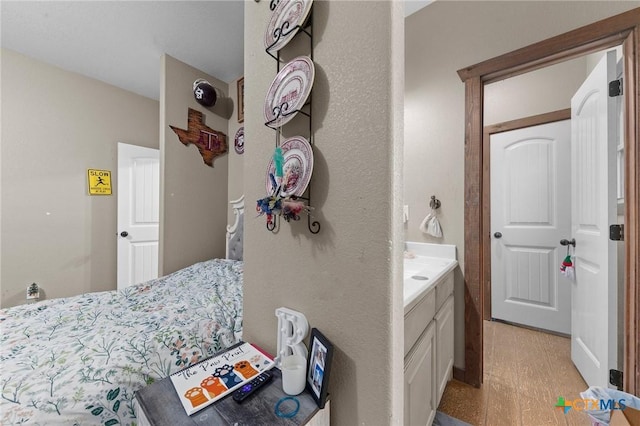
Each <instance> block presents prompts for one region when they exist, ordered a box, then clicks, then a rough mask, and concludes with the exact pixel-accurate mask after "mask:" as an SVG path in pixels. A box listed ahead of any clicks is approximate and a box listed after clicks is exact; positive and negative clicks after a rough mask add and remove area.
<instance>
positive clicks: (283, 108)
mask: <svg viewBox="0 0 640 426" xmlns="http://www.w3.org/2000/svg"><path fill="white" fill-rule="evenodd" d="M277 4H278V1H276V0H272V1H271V4H270V9H271V10H272V11H273V10H274V9H275V7H276V6H277ZM312 29H313V5H312V6H311V11H310V12H309V16H308V18H307V20H306V22H304V23H303V24H302V25H294V26H292V25H291V23H290V22H289V21H284V22H283V23H282V25H280V27H278V28H275V30H274V32H273V36H274V39H275V40H274V42H273V43H272V44H271V45H270V46H269V47H267V48H266V49H265V52H266V53H267V54H268V55H269V56H271V57H272V58H273V59H274V60H275V61H276V64H277V70H276V74H277V73H278V72H280V66H281V63H282V61H281V58H280V51H281V50H283V49H284V48H285V47H282V48H281V49H279V50H278V51H277V52H276V53H275V55H274V53H273V52H272V51H271V50H272V49H273V47H274V46H275V45H276V44H277V43H278V41H279V40H280V39H281V38H282V37H285V36H288V35H289V34H290V33H292V32H294V31H295V32H296V34H295V35H294V36H293V39H295V38H297V37H298V36H299V35H300V34H304V35H305V36H306V37H307V38H308V40H309V57H310V58H311V61H313V30H312ZM314 64H315V63H314ZM312 98H313V88H311V93H310V94H309V97H308V98H307V101H306V102H305V104H304V105H302V106H301V107H300V108H298V109H295V110H291V111H289V103H288V102H287V101H284V102H283V103H282V104H280V105H278V106H275V107H273V113H274V115H275V118H273V119H272V120H270V121H268V122H266V123H265V126H267V127H269V128H270V129H273V130H274V131H275V132H276V143H275V146H276V148H277V147H279V146H280V139H281V135H282V130H281V129H282V127H283V126H286V123H284V124H282V125H280V126H277V125H274V123H277V122H278V120H279V119H280V118H282V117H287V116H290V115H293V114H301V115H302V116H304V117H306V118H307V121H308V123H309V127H308V129H309V137H308V139H307V140H308V141H309V144H310V145H311V148H312V150H313V149H314V148H315V144H314V134H313V117H312V104H313V103H312ZM304 109H306V111H304ZM311 180H313V175H312V178H311ZM305 194H306V196H298V197H296V196H291V199H294V200H303V201H304V202H305V203H306V205H307V207H311V182H309V185H308V186H307V189H306V190H305ZM307 227H308V228H309V232H311V233H312V234H317V233H319V232H320V223H319V222H318V221H317V220H315V219H313V218H312V216H311V212H310V211H309V212H307ZM279 228H280V215H275V216H274V218H273V222H267V229H268V230H269V231H271V232H273V233H276V232H278V230H279Z"/></svg>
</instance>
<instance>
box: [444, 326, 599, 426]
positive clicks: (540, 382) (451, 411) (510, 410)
mask: <svg viewBox="0 0 640 426" xmlns="http://www.w3.org/2000/svg"><path fill="white" fill-rule="evenodd" d="M570 351H571V341H570V340H569V339H568V338H566V337H560V336H555V335H552V334H547V333H541V332H538V331H533V330H529V329H526V328H521V327H515V326H511V325H507V324H503V323H500V322H489V321H485V322H484V383H483V385H482V388H480V389H477V388H474V387H471V386H468V385H466V384H464V383H461V382H458V381H456V380H452V381H451V382H449V384H448V385H447V388H446V390H445V392H444V395H443V397H442V401H441V402H440V407H439V408H438V409H439V410H440V411H442V412H444V413H445V414H448V415H450V416H452V417H455V418H457V419H460V420H462V421H465V422H467V423H470V424H472V425H474V426H476V425H486V426H501V425H505V426H519V425H523V426H524V425H531V426H541V425H585V426H586V425H591V422H590V420H589V417H588V416H587V415H586V414H585V413H583V412H576V411H575V410H573V409H572V410H570V411H569V412H568V413H567V414H564V412H563V411H562V410H560V409H559V408H556V407H555V405H556V403H557V401H558V397H559V396H563V397H564V398H565V399H570V400H574V399H576V398H580V392H582V391H584V390H585V389H587V388H588V386H587V385H586V383H585V382H584V380H583V379H582V377H581V376H580V374H579V373H578V371H577V370H576V368H575V367H574V366H573V364H572V363H571V355H570V353H571V352H570Z"/></svg>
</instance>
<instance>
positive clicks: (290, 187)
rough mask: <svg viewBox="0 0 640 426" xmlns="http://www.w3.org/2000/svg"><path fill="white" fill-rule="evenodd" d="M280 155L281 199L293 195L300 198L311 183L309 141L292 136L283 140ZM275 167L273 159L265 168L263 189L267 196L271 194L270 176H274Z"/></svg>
mask: <svg viewBox="0 0 640 426" xmlns="http://www.w3.org/2000/svg"><path fill="white" fill-rule="evenodd" d="M280 147H281V148H282V154H283V157H284V165H283V167H282V172H283V174H284V176H282V185H283V190H282V192H281V193H280V195H281V196H283V197H288V196H291V195H295V196H297V197H301V196H302V194H304V191H305V190H306V189H307V186H309V182H310V181H311V173H312V172H313V150H312V149H311V145H310V144H309V141H307V140H306V139H305V138H303V137H302V136H294V137H292V138H289V139H287V140H285V141H284V142H283V143H282V145H280ZM275 171H276V168H275V165H274V164H273V158H272V159H271V160H270V161H269V165H268V166H267V175H266V181H265V184H266V185H265V188H266V190H267V194H272V193H273V188H272V184H271V177H270V176H269V175H270V174H274V175H275Z"/></svg>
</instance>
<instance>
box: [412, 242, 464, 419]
mask: <svg viewBox="0 0 640 426" xmlns="http://www.w3.org/2000/svg"><path fill="white" fill-rule="evenodd" d="M407 252H408V256H405V261H404V277H403V278H404V423H405V425H411V426H416V425H431V423H432V422H433V419H434V417H435V414H436V409H437V408H438V404H439V403H440V399H441V398H442V394H443V393H444V389H445V387H446V385H447V382H448V381H449V380H451V377H452V374H453V344H454V341H453V332H454V330H453V271H454V269H455V267H456V266H457V264H458V262H457V261H456V251H455V246H451V245H441V244H426V243H407Z"/></svg>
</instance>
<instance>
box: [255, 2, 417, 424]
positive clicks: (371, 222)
mask: <svg viewBox="0 0 640 426" xmlns="http://www.w3.org/2000/svg"><path fill="white" fill-rule="evenodd" d="M313 7H314V11H313V14H314V27H313V34H314V42H315V50H314V61H315V63H316V78H315V84H314V86H313V120H314V127H315V129H316V133H315V150H314V158H315V167H314V171H313V179H312V185H311V187H312V199H313V205H314V206H315V207H316V210H315V211H314V216H315V217H317V219H318V220H319V221H320V222H321V224H322V230H321V231H320V233H319V234H318V235H312V234H311V233H310V232H309V231H308V230H307V223H306V220H303V221H300V222H296V223H286V222H285V223H282V224H281V226H280V231H279V232H278V233H277V234H275V235H274V234H272V233H270V232H268V231H267V230H266V229H265V221H264V218H257V219H254V218H253V217H252V215H251V214H249V215H247V217H246V220H245V261H246V265H245V275H244V277H245V302H244V308H245V322H244V327H245V328H244V330H245V331H244V333H245V334H244V337H245V338H246V339H247V340H250V341H256V342H258V343H260V344H262V345H264V346H265V347H266V348H267V349H268V350H271V351H275V348H276V331H277V330H276V326H277V321H276V317H275V315H274V311H275V309H276V308H278V307H281V306H286V307H288V308H291V309H294V310H298V311H301V312H303V313H304V314H305V315H306V316H307V319H308V320H309V322H310V325H311V326H312V327H317V328H319V329H320V330H321V331H322V332H323V333H324V334H325V335H326V336H327V337H328V338H329V339H330V340H331V341H332V342H333V344H334V345H335V348H336V354H335V357H334V364H333V371H332V372H331V376H332V377H331V385H330V389H329V392H330V393H331V398H332V401H333V402H332V405H331V414H332V415H331V423H332V424H335V425H338V426H339V425H356V424H373V425H378V424H399V422H401V420H402V410H403V408H402V371H403V364H402V350H401V349H400V350H396V348H402V341H403V340H402V330H403V328H402V318H403V317H402V289H401V286H400V284H399V283H400V281H401V278H400V271H401V269H400V266H399V264H400V259H401V240H402V235H401V225H400V218H399V215H398V213H399V211H400V205H399V202H400V196H401V191H400V187H399V185H400V176H401V168H400V164H401V159H400V155H401V152H402V121H403V120H402V114H403V103H402V96H403V95H402V92H403V91H402V85H403V81H402V80H403V69H402V67H403V63H404V61H403V48H402V44H403V40H402V34H403V21H404V20H403V18H402V16H403V15H402V3H400V2H350V1H339V2H333V1H331V2H329V1H316V2H314V6H313ZM269 13H270V11H269V2H268V1H262V2H259V3H254V2H248V3H246V6H245V93H246V99H245V108H246V109H245V134H246V137H247V140H248V141H251V147H250V148H249V149H247V151H246V153H245V159H244V160H245V163H244V164H245V174H244V177H245V179H244V187H245V193H246V195H247V200H248V201H247V203H248V204H247V206H248V211H250V212H251V211H253V208H254V207H253V206H254V204H253V203H255V200H257V199H258V198H262V197H264V195H265V194H264V191H265V190H264V187H265V184H264V180H265V170H266V166H267V162H268V160H269V158H270V157H271V156H272V154H273V148H274V140H275V139H274V138H275V132H273V131H272V130H269V129H267V128H266V127H265V126H264V124H263V118H262V107H263V103H264V98H265V95H266V93H267V89H268V87H269V85H270V84H271V81H272V80H273V78H274V77H275V75H276V63H275V61H274V60H273V59H271V58H270V57H269V56H268V55H267V54H266V53H265V52H264V46H263V37H264V31H265V28H266V25H267V22H268V20H269ZM296 47H299V48H300V49H303V48H304V46H296ZM294 50H297V49H294ZM290 53H293V52H290V51H289V50H287V52H284V53H283V54H285V55H287V56H288V57H290V55H289V54H290ZM300 120H303V118H300ZM292 127H295V124H293V125H292ZM302 127H304V126H302ZM289 130H290V127H289V126H287V129H285V133H286V132H288V131H289ZM393 282H396V283H397V284H396V285H392V283H393Z"/></svg>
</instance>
